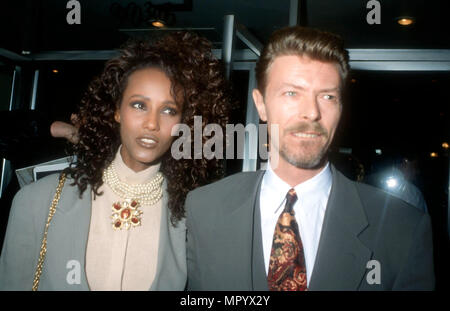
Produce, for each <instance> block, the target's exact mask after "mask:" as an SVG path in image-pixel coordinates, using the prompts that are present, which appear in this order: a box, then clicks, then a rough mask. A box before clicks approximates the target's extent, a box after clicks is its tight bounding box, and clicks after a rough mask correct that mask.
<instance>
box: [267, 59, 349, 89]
mask: <svg viewBox="0 0 450 311" xmlns="http://www.w3.org/2000/svg"><path fill="white" fill-rule="evenodd" d="M267 74H268V77H267V78H268V80H267V82H268V84H273V85H277V86H281V85H289V84H290V85H291V86H298V87H299V88H302V87H307V86H308V85H310V84H315V85H317V86H320V87H321V88H324V89H334V88H339V87H340V82H341V81H340V75H339V66H338V65H337V64H335V63H333V62H325V61H319V60H314V59H311V58H309V57H306V56H299V55H282V56H277V57H276V58H275V59H274V61H273V62H272V64H271V65H270V67H269V68H268V72H267Z"/></svg>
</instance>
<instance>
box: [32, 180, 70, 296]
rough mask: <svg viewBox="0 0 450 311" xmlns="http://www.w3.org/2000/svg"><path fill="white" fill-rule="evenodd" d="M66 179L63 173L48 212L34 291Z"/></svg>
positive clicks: (34, 281) (39, 276) (39, 277)
mask: <svg viewBox="0 0 450 311" xmlns="http://www.w3.org/2000/svg"><path fill="white" fill-rule="evenodd" d="M65 181H66V174H64V173H62V174H61V176H60V177H59V183H58V186H57V187H56V193H55V196H54V197H53V201H52V204H51V205H50V211H49V213H48V218H47V223H46V224H45V229H44V237H43V238H42V243H41V251H40V252H39V260H38V264H37V267H36V272H35V273H34V280H33V287H32V291H37V289H38V287H39V280H40V279H41V273H42V267H43V265H44V260H45V254H46V253H47V233H48V228H49V227H50V221H52V218H53V215H55V211H56V205H58V202H59V198H60V197H61V192H62V188H63V186H64V182H65Z"/></svg>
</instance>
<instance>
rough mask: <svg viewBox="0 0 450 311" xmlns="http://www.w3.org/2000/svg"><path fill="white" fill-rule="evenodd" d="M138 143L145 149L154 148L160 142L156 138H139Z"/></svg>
mask: <svg viewBox="0 0 450 311" xmlns="http://www.w3.org/2000/svg"><path fill="white" fill-rule="evenodd" d="M136 141H137V143H138V144H139V145H140V146H142V147H144V148H153V147H155V146H156V145H157V144H158V140H157V139H156V138H154V137H139V138H137V139H136Z"/></svg>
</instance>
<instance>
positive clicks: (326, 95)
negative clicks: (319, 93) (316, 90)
mask: <svg viewBox="0 0 450 311" xmlns="http://www.w3.org/2000/svg"><path fill="white" fill-rule="evenodd" d="M323 98H324V99H326V100H335V99H336V96H334V95H330V94H325V95H323Z"/></svg>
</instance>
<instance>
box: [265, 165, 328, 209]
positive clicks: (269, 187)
mask: <svg viewBox="0 0 450 311" xmlns="http://www.w3.org/2000/svg"><path fill="white" fill-rule="evenodd" d="M331 183H332V174H331V169H330V163H329V162H327V164H326V165H325V167H324V168H323V169H322V170H321V171H320V172H319V173H318V174H317V175H315V176H314V177H312V178H310V179H308V180H306V181H304V182H302V183H300V184H298V185H296V186H295V187H293V188H294V189H295V192H296V193H297V196H298V198H299V201H301V202H302V203H303V202H305V201H306V200H307V198H308V197H309V198H317V197H326V198H328V196H329V193H330V189H331ZM291 188H292V187H291V186H290V185H289V184H288V183H286V182H285V181H284V180H282V179H281V178H280V177H279V176H278V175H277V174H276V173H275V172H274V171H273V169H272V167H271V166H270V163H268V165H267V170H266V173H265V174H264V177H263V181H262V185H261V191H264V193H267V194H269V195H270V196H271V197H275V198H277V202H279V204H275V205H273V206H272V207H271V208H273V212H276V211H277V210H278V208H279V207H280V206H281V204H282V203H283V202H284V199H285V197H286V193H287V192H288V191H289V189H291Z"/></svg>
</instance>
